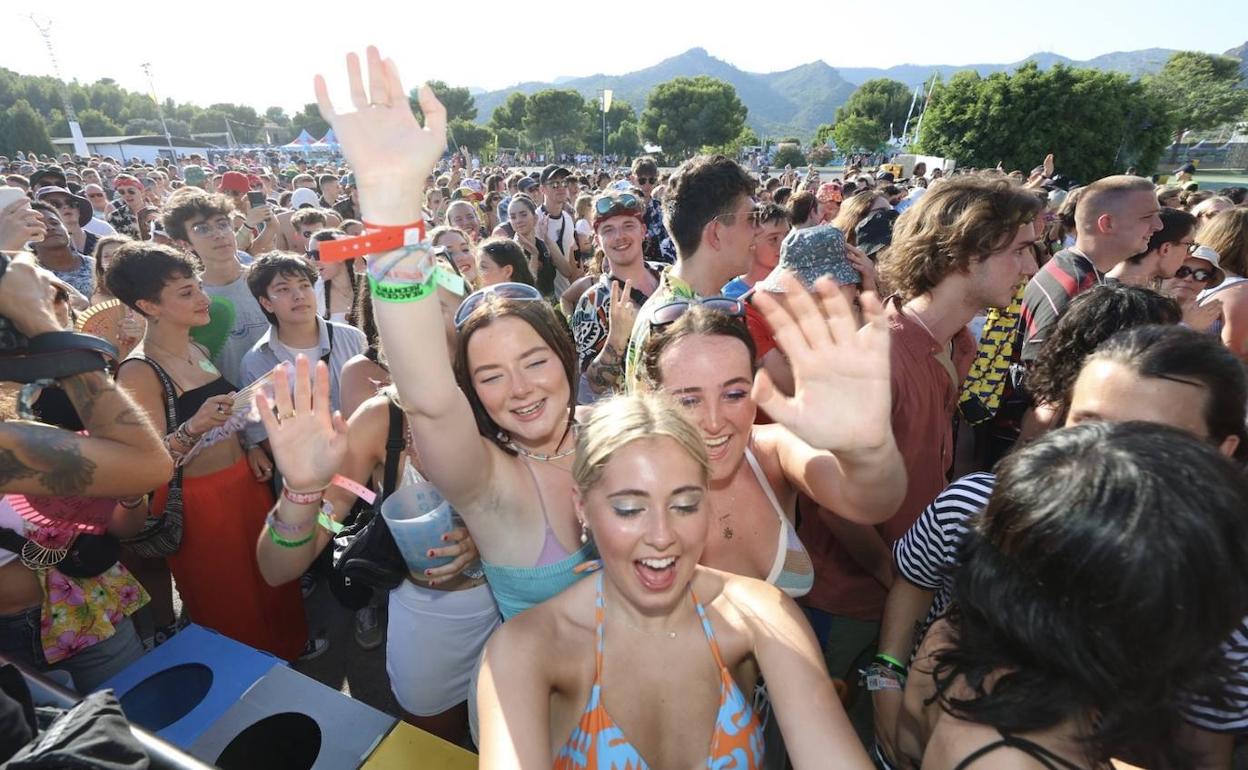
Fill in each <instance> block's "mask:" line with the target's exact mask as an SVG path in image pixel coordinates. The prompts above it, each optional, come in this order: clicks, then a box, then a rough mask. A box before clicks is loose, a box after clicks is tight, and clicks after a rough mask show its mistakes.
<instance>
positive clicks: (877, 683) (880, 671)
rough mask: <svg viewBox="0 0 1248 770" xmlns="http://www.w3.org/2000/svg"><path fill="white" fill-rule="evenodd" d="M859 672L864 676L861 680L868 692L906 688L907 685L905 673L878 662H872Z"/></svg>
mask: <svg viewBox="0 0 1248 770" xmlns="http://www.w3.org/2000/svg"><path fill="white" fill-rule="evenodd" d="M858 674H859V675H860V676H861V677H862V678H861V680H860V681H861V682H862V684H863V685H864V686H865V687H866V688H867V691H868V692H878V691H880V690H904V689H905V687H906V677H905V675H904V674H898V673H897V672H896V671H893V670H892V669H891V668H887V667H886V666H884V665H883V664H881V663H878V662H876V663H871V664H870V665H868V666H867V667H866V668H864V669H862V670H861V671H859V672H858Z"/></svg>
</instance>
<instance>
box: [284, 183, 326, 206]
mask: <svg viewBox="0 0 1248 770" xmlns="http://www.w3.org/2000/svg"><path fill="white" fill-rule="evenodd" d="M320 203H321V197H320V196H319V195H317V194H316V190H309V189H308V188H306V187H300V188H299V189H297V190H295V191H294V192H292V193H291V194H290V207H291V208H292V209H301V208H303V207H305V206H312V207H313V208H315V207H317V206H319V205H320Z"/></svg>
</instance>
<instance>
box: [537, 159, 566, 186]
mask: <svg viewBox="0 0 1248 770" xmlns="http://www.w3.org/2000/svg"><path fill="white" fill-rule="evenodd" d="M565 176H572V172H571V171H568V170H567V169H566V168H564V167H563V166H560V165H558V164H555V163H551V164H550V165H549V166H547V167H546V168H544V169H542V176H541V178H540V179H539V181H540V182H541V183H542V184H546V183H547V182H549V181H551V180H552V179H559V178H560V177H565Z"/></svg>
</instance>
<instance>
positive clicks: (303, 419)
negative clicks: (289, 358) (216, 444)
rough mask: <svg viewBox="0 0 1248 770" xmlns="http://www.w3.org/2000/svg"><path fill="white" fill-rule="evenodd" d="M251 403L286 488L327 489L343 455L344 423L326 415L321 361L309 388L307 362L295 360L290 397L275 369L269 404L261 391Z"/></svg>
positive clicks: (282, 373)
mask: <svg viewBox="0 0 1248 770" xmlns="http://www.w3.org/2000/svg"><path fill="white" fill-rule="evenodd" d="M255 400H256V409H257V410H259V412H260V422H262V423H263V424H264V429H265V431H266V432H267V433H268V436H269V448H270V449H272V450H273V459H274V461H276V463H277V468H278V470H279V471H281V473H282V480H283V482H284V483H285V484H286V486H288V487H290V488H291V489H294V490H299V491H306V490H310V489H321V488H324V487H327V486H329V482H330V481H331V480H332V479H333V478H334V474H335V473H337V472H338V468H339V467H340V466H341V465H342V460H343V458H344V457H346V455H347V422H346V420H344V419H342V415H341V414H339V413H338V412H334V413H333V414H330V410H329V367H327V366H326V365H325V362H323V361H318V362H317V364H316V382H315V383H313V381H312V370H311V367H310V366H309V365H308V359H307V358H306V357H304V356H303V355H302V354H301V355H299V356H298V358H296V359H295V387H294V393H293V394H292V393H291V387H290V376H289V374H288V373H287V369H286V367H285V366H284V365H280V364H279V365H278V366H277V367H276V368H274V370H273V397H272V399H270V398H269V395H268V394H267V393H266V392H264V389H261V390H260V392H258V393H256V399H255ZM274 407H276V409H277V414H276V415H274V413H273V410H274Z"/></svg>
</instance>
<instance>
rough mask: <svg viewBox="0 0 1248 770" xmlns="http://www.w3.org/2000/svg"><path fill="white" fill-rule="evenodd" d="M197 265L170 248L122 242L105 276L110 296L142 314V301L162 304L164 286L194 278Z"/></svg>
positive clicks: (150, 243)
mask: <svg viewBox="0 0 1248 770" xmlns="http://www.w3.org/2000/svg"><path fill="white" fill-rule="evenodd" d="M194 276H195V265H194V264H192V262H191V260H190V259H188V258H187V257H186V255H185V254H183V253H182V252H180V251H178V250H177V249H174V248H172V247H170V246H161V245H160V244H156V243H152V242H150V241H131V242H130V243H123V244H122V245H121V246H119V247H118V248H117V251H116V252H115V253H114V254H113V261H112V264H110V265H109V266H108V271H107V272H105V273H104V283H105V285H107V286H108V293H109V294H112V295H113V296H114V297H116V298H117V299H119V300H121V301H122V303H123V304H124V305H125V306H126V307H128V308H130V309H131V310H134V311H136V312H138V313H139V315H142V316H143V317H145V318H146V317H147V314H146V313H144V312H143V311H142V310H140V309H139V304H138V303H139V300H147V301H148V302H159V301H160V292H161V291H162V290H163V289H164V288H165V284H166V283H168V282H169V281H171V280H173V279H176V278H193V277H194Z"/></svg>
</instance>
